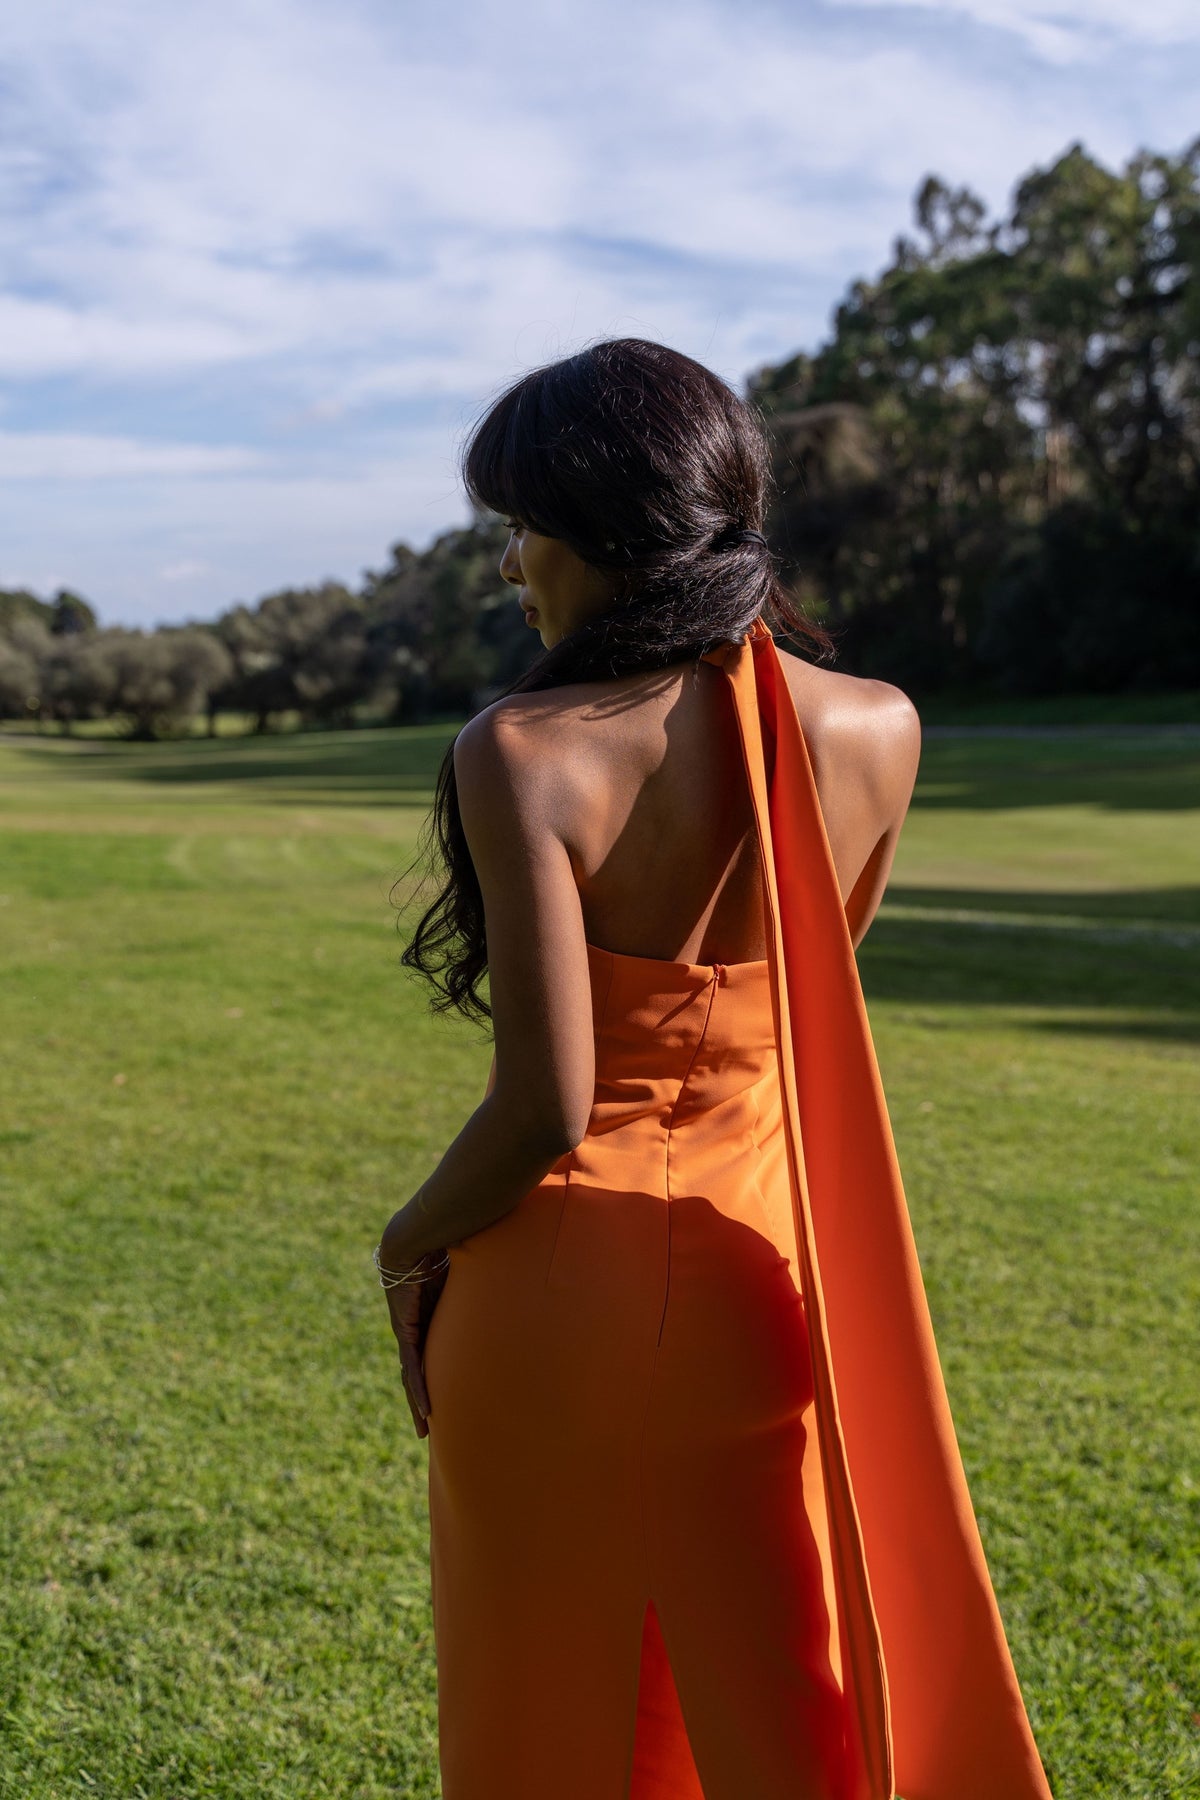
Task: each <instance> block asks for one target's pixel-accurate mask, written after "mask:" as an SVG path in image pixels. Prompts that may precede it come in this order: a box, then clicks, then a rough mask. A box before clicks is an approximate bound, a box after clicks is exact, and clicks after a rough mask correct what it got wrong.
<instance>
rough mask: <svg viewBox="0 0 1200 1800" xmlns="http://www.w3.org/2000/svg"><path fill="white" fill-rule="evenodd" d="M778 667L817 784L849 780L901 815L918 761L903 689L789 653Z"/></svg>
mask: <svg viewBox="0 0 1200 1800" xmlns="http://www.w3.org/2000/svg"><path fill="white" fill-rule="evenodd" d="M780 661H781V663H782V665H783V669H784V672H785V674H786V676H787V681H788V686H789V688H790V689H791V693H792V699H793V700H794V702H795V705H796V713H797V716H798V718H799V720H800V725H801V729H802V730H803V732H804V738H805V742H806V744H807V745H808V749H809V753H810V755H811V757H812V761H813V771H814V774H815V775H816V776H817V778H818V780H821V778H822V777H825V778H828V779H839V778H841V777H843V776H847V775H849V776H851V777H852V778H853V779H854V780H855V781H857V782H861V783H863V784H865V785H866V787H867V788H868V790H869V791H870V792H871V794H872V795H873V796H874V797H875V798H876V799H877V800H878V801H879V802H880V803H881V804H882V805H884V806H885V808H886V809H887V810H891V808H893V807H895V808H898V809H899V811H901V812H903V811H904V810H905V809H906V808H907V806H908V803H909V800H910V799H911V797H912V791H913V788H914V786H915V784H916V778H917V765H918V763H919V762H920V757H921V719H920V715H919V713H918V712H917V709H916V707H915V706H914V705H913V702H912V701H911V700H910V699H909V697H908V695H907V694H906V693H905V692H904V690H903V688H899V687H896V686H895V685H894V683H892V682H890V681H878V680H875V679H874V678H872V677H869V676H864V675H847V674H844V673H843V672H842V671H841V670H839V669H825V668H821V667H820V666H819V665H818V664H816V663H810V662H805V661H804V659H803V658H802V657H799V656H794V655H791V654H790V653H789V654H784V655H781V657H780Z"/></svg>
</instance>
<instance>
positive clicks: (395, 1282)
mask: <svg viewBox="0 0 1200 1800" xmlns="http://www.w3.org/2000/svg"><path fill="white" fill-rule="evenodd" d="M382 1248H383V1246H382V1244H376V1246H375V1248H374V1250H373V1251H372V1252H371V1261H372V1262H373V1263H374V1264H375V1267H376V1270H377V1271H378V1274H379V1285H380V1287H381V1288H394V1287H415V1286H417V1284H418V1283H420V1282H422V1281H432V1280H433V1278H434V1276H435V1275H440V1274H441V1272H442V1270H443V1269H448V1268H449V1267H450V1256H449V1252H447V1254H446V1256H445V1258H444V1260H443V1261H442V1262H440V1263H438V1264H436V1266H435V1267H434V1268H432V1269H426V1270H425V1271H424V1272H423V1273H421V1274H418V1273H417V1270H418V1269H419V1268H420V1266H421V1265H420V1263H414V1264H413V1266H412V1268H411V1269H407V1270H405V1271H404V1273H403V1274H400V1273H398V1272H397V1271H396V1270H395V1269H385V1268H384V1266H383V1264H382V1263H381V1262H380V1260H379V1252H380V1250H381V1249H382Z"/></svg>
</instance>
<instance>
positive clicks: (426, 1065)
mask: <svg viewBox="0 0 1200 1800" xmlns="http://www.w3.org/2000/svg"><path fill="white" fill-rule="evenodd" d="M446 735H447V732H446V727H445V726H439V727H427V728H414V729H410V730H407V731H391V732H371V733H362V732H360V733H345V734H338V733H326V734H319V735H314V736H303V737H301V736H297V737H289V738H279V739H267V740H262V741H252V740H237V739H222V740H217V741H215V742H211V743H210V742H205V741H203V740H192V741H188V742H185V743H180V744H173V745H161V746H153V745H151V746H145V745H132V744H124V743H120V742H115V741H112V740H103V739H95V740H81V741H79V742H67V741H60V740H57V739H52V738H46V739H42V740H32V739H27V740H22V739H19V738H17V737H14V736H12V735H8V736H5V737H4V738H3V739H0V958H2V965H3V967H2V977H0V979H2V982H3V986H2V989H0V992H2V995H3V999H2V1007H3V1039H2V1042H3V1053H4V1081H3V1094H2V1116H0V1207H2V1213H0V1217H2V1221H3V1253H2V1257H0V1358H2V1362H0V1370H2V1382H3V1387H2V1410H3V1427H2V1429H3V1442H2V1444H0V1542H2V1545H3V1554H4V1564H5V1580H4V1583H3V1586H2V1588H0V1714H2V1716H0V1795H3V1796H4V1797H5V1800H51V1797H54V1800H57V1797H59V1796H68V1795H71V1796H75V1795H91V1796H96V1795H102V1796H106V1797H107V1800H149V1797H151V1796H153V1797H154V1800H193V1797H199V1796H206V1797H207V1796H221V1797H222V1800H232V1797H234V1796H237V1797H238V1800H262V1797H267V1800H276V1797H279V1800H284V1797H286V1800H309V1797H310V1796H319V1795H337V1796H339V1797H340V1800H378V1797H382V1796H385V1795H387V1796H405V1797H408V1796H414V1797H421V1796H433V1795H435V1794H436V1793H437V1778H436V1750H435V1744H436V1734H435V1705H434V1702H435V1685H434V1666H433V1653H432V1643H431V1633H430V1619H429V1609H428V1575H427V1567H426V1561H425V1487H424V1479H425V1478H424V1470H425V1454H426V1452H425V1447H424V1446H423V1445H419V1444H418V1443H417V1441H416V1440H415V1439H414V1437H413V1436H412V1435H411V1431H410V1429H409V1428H408V1426H407V1424H406V1413H405V1409H404V1408H403V1405H402V1401H401V1397H400V1393H399V1387H398V1382H397V1379H396V1370H395V1364H394V1358H393V1352H392V1350H391V1348H390V1338H389V1336H388V1332H387V1329H386V1324H385V1311H384V1307H383V1301H382V1296H381V1295H380V1293H379V1290H378V1288H377V1287H375V1286H374V1285H373V1279H372V1275H371V1270H370V1265H369V1253H370V1248H371V1246H372V1244H373V1243H374V1242H375V1238H376V1236H377V1233H378V1229H379V1226H380V1224H381V1223H382V1221H383V1219H384V1218H385V1217H386V1215H387V1214H388V1212H390V1211H391V1209H392V1208H393V1207H394V1206H395V1205H396V1204H398V1203H400V1202H401V1201H403V1200H404V1199H406V1198H407V1197H408V1195H409V1194H410V1193H411V1192H412V1191H413V1189H414V1188H415V1187H416V1186H417V1185H418V1183H419V1182H420V1181H421V1180H422V1179H423V1177H424V1176H425V1175H426V1174H427V1173H428V1171H429V1169H430V1168H431V1167H432V1166H433V1163H434V1162H435V1161H436V1159H437V1157H438V1155H439V1154H440V1152H441V1149H442V1148H443V1147H444V1145H445V1144H446V1143H447V1142H448V1141H449V1139H450V1138H451V1137H452V1136H453V1135H454V1134H455V1132H456V1131H457V1130H458V1128H459V1126H460V1125H461V1123H462V1122H463V1120H464V1118H465V1117H466V1115H467V1113H468V1112H469V1111H470V1109H471V1108H472V1106H473V1105H474V1104H475V1102H476V1101H477V1099H478V1098H479V1096H480V1094H481V1092H482V1089H483V1084H484V1080H485V1077H486V1072H487V1067H488V1061H489V1057H490V1049H489V1047H488V1045H487V1043H486V1042H485V1041H484V1040H483V1038H482V1037H481V1036H479V1035H478V1034H476V1033H474V1032H472V1031H471V1030H470V1029H469V1028H467V1027H465V1026H461V1025H457V1026H456V1025H453V1024H449V1023H447V1022H445V1021H436V1022H435V1021H433V1020H432V1019H430V1018H429V1017H428V1016H427V1015H426V1012H425V1003H424V999H423V996H422V994H421V992H420V991H419V990H418V989H417V988H416V987H415V986H414V985H413V984H412V983H411V982H410V981H409V980H408V979H407V978H406V977H404V976H403V974H402V972H401V971H400V970H399V969H398V968H397V966H396V958H397V954H398V950H399V940H398V938H397V936H396V932H395V926H394V915H393V914H392V912H391V910H390V908H389V903H388V888H389V883H390V881H391V880H392V878H393V877H394V876H395V875H396V874H397V873H398V872H399V871H400V869H401V868H402V867H403V865H404V863H405V862H406V861H407V858H408V855H409V853H410V850H411V848H412V845H413V842H414V834H415V831H416V828H417V826H418V823H419V821H420V818H421V816H422V813H423V810H424V807H425V805H426V803H427V799H428V793H429V783H430V777H431V772H432V770H433V768H434V766H435V764H436V760H437V757H438V754H439V752H440V749H441V746H442V744H443V743H444V741H445V737H446ZM1198 826H1200V741H1198V740H1197V737H1196V735H1195V734H1194V733H1193V734H1191V735H1187V734H1179V735H1178V736H1173V735H1172V734H1171V733H1170V732H1163V731H1162V730H1158V731H1155V732H1152V733H1145V734H1139V733H1137V732H1129V731H1126V732H1123V733H1121V734H1120V735H1119V736H1114V737H1113V738H1112V739H1111V740H1105V739H1104V738H1103V737H1102V736H1097V735H1095V734H1094V733H1093V734H1086V735H1081V736H1079V737H1077V738H1072V737H1069V736H1068V737H1063V736H1061V735H1056V736H1053V737H1050V736H1047V737H1037V736H1032V737H1022V738H1019V739H1000V738H980V739H978V740H971V739H966V738H961V737H959V738H945V739H942V738H931V739H930V740H928V741H927V743H926V748H925V753H924V758H923V763H922V773H921V780H920V784H919V788H918V793H917V797H916V800H915V802H914V806H913V810H912V812H911V814H910V817H909V822H908V824H907V826H906V829H905V837H904V841H903V843H902V847H901V852H900V856H899V860H898V863H897V866H896V870H895V874H894V877H893V882H892V886H891V889H890V890H889V896H888V900H887V902H886V903H885V907H884V910H883V911H882V912H881V914H880V916H879V918H878V920H877V921H876V924H875V925H874V927H873V928H872V931H871V933H870V935H869V936H868V938H867V940H866V943H865V945H864V946H863V949H862V951H861V952H860V959H861V966H862V970H863V977H864V983H865V986H866V990H867V994H868V1000H869V1004H870V1009H871V1016H872V1019H873V1022H874V1027H875V1033H876V1042H877V1047H878V1052H879V1057H880V1062H881V1066H882V1069H883V1075H884V1080H885V1084H886V1086H887V1091H888V1096H889V1103H890V1106H891V1112H892V1118H893V1123H894V1127H895V1133H896V1139H897V1144H898V1148H899V1153H900V1159H901V1165H902V1168H903V1170H904V1172H905V1179H906V1184H907V1189H908V1195H909V1200H910V1205H911V1208H912V1213H913V1218H914V1223H915V1226H916V1231H917V1236H918V1241H919V1244H920V1248H921V1252H922V1259H923V1263H924V1267H925V1274H926V1280H927V1283H928V1289H929V1295H930V1301H931V1305H932V1308H933V1313H934V1320H935V1325H936V1327H937V1331H938V1339H939V1345H940V1348H941V1353H942V1358H943V1363H944V1367H945V1371H946V1377H947V1381H948V1385H949V1388H950V1395H951V1401H952V1404H953V1407H954V1411H955V1418H956V1422H957V1425H958V1430H959V1435H960V1440H961V1444H962V1449H963V1455H964V1458H965V1462H966V1466H967V1472H968V1476H969V1479H970V1481H971V1484H972V1493H973V1497H974V1500H975V1504H976V1508H977V1511H978V1514H979V1518H980V1523H981V1527H982V1530H983V1534H984V1541H985V1544H986V1548H987V1552H988V1556H989V1560H990V1563H991V1567H992V1571H993V1575H994V1579H995V1583H996V1588H997V1591H998V1594H999V1596H1000V1600H1001V1605H1002V1608H1003V1611H1004V1615H1005V1619H1006V1623H1007V1626H1008V1629H1009V1634H1010V1638H1011V1641H1012V1645H1013V1650H1014V1655H1015V1659H1016V1663H1017V1667H1018V1671H1019V1673H1020V1676H1021V1679H1022V1683H1023V1687H1024V1691H1025V1694H1026V1698H1027V1701H1028V1705H1029V1709H1030V1713H1031V1716H1032V1719H1033V1722H1034V1726H1035V1730H1036V1732H1037V1735H1038V1739H1039V1743H1040V1745H1041V1748H1042V1752H1043V1755H1044V1758H1045V1761H1046V1763H1047V1767H1048V1769H1049V1770H1050V1772H1051V1776H1052V1781H1053V1784H1054V1788H1055V1792H1056V1795H1057V1796H1058V1800H1117V1797H1120V1800H1182V1797H1183V1796H1187V1795H1194V1794H1200V1731H1198V1730H1197V1723H1198V1715H1200V1678H1198V1671H1197V1660H1196V1651H1195V1626H1196V1615H1197V1585H1198V1584H1197V1558H1196V1547H1197V1542H1198V1541H1200V1534H1198V1522H1197V1507H1196V1501H1197V1487H1196V1483H1197V1479H1198V1476H1197V1464H1196V1446H1197V1435H1198V1434H1197V1410H1198V1398H1200V1396H1198V1388H1197V1382H1196V1333H1195V1321H1196V1318H1197V1312H1198V1304H1200V1278H1198V1264H1200V1259H1198V1257H1197V1236H1198V1235H1200V1226H1198V1220H1197V1207H1196V1185H1197V1167H1198V1162H1200V1109H1198V1108H1197V1105H1196V1099H1197V1091H1198V1087H1200V1083H1198V1080H1197V1073H1198V1070H1197V1041H1198V1039H1200V829H1198ZM564 1800H570V1797H569V1796H566V1795H564ZM747 1800H754V1796H749V1795H748V1796H747ZM963 1800H970V1796H966V1795H964V1796H963Z"/></svg>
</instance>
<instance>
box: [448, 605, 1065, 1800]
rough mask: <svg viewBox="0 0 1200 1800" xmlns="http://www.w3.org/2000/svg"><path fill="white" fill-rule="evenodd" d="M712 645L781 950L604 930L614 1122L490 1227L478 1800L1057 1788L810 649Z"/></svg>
mask: <svg viewBox="0 0 1200 1800" xmlns="http://www.w3.org/2000/svg"><path fill="white" fill-rule="evenodd" d="M708 660H710V661H712V662H714V663H715V664H717V666H718V667H720V668H722V669H723V670H724V672H725V674H726V675H727V676H728V678H729V692H730V694H731V697H732V700H733V704H734V707H735V711H736V715H737V720H738V726H739V732H740V738H741V744H742V751H743V762H744V767H745V773H746V777H747V780H748V783H749V788H750V793H751V796H752V798H753V802H754V810H755V815H756V820H757V825H758V831H759V840H760V844H761V845H762V849H763V874H764V902H765V906H766V913H767V923H768V956H767V957H766V958H765V959H764V960H763V961H761V962H757V963H739V964H732V965H728V966H725V967H723V966H721V965H696V964H689V963H677V962H662V961H658V960H656V959H652V958H643V957H631V956H624V955H619V954H615V953H612V952H609V951H607V950H602V949H599V948H597V947H595V946H589V963H590V967H591V975H592V988H593V1015H594V1024H595V1034H596V1097H595V1102H594V1105H593V1109H592V1115H591V1119H590V1121H589V1125H588V1130H587V1133H586V1135H585V1137H584V1139H583V1140H582V1142H581V1143H580V1144H579V1145H578V1146H577V1147H576V1149H575V1150H573V1151H571V1152H570V1153H569V1154H568V1155H567V1156H565V1157H563V1158H562V1159H561V1160H560V1161H559V1163H557V1164H556V1165H555V1167H554V1168H553V1169H552V1170H551V1171H550V1172H549V1174H548V1175H547V1176H546V1177H545V1179H544V1180H543V1181H542V1182H541V1183H540V1184H539V1185H538V1186H537V1187H536V1188H535V1189H533V1190H532V1191H531V1193H530V1194H528V1195H527V1196H526V1197H525V1198H524V1199H523V1200H522V1201H521V1202H520V1203H519V1205H518V1206H517V1207H516V1208H514V1210H513V1211H512V1212H511V1213H509V1214H508V1215H507V1216H506V1217H505V1218H503V1219H501V1220H500V1221H498V1223H497V1224H495V1225H493V1226H491V1227H489V1228H488V1229H487V1230H485V1231H482V1232H478V1233H476V1234H475V1235H474V1236H473V1237H471V1238H469V1239H467V1240H466V1241H465V1242H464V1243H463V1244H462V1245H461V1246H459V1247H458V1248H456V1249H455V1250H454V1251H453V1252H452V1256H451V1271H450V1276H449V1279H448V1281H447V1284H446V1288H445V1291H444V1293H443V1295H442V1298H441V1300H440V1302H439V1305H438V1308H437V1311H436V1313H435V1315H434V1320H433V1324H432V1327H431V1330H430V1335H429V1340H428V1343H427V1346H426V1374H427V1379H428V1384H429V1393H430V1401H431V1407H432V1417H431V1420H430V1435H429V1448H430V1465H429V1470H430V1522H431V1545H432V1559H431V1566H432V1577H433V1604H434V1622H435V1632H436V1639H437V1655H438V1682H439V1715H440V1717H439V1730H440V1741H441V1756H442V1779H443V1792H444V1795H445V1800H568V1797H569V1800H626V1796H629V1800H891V1796H892V1795H893V1794H895V1793H896V1792H899V1794H901V1795H902V1796H903V1797H904V1800H1035V1797H1036V1800H1048V1797H1049V1788H1048V1785H1047V1783H1046V1780H1045V1776H1044V1774H1043V1772H1042V1768H1041V1764H1040V1762H1039V1759H1038V1755H1037V1750H1036V1747H1035V1746H1034V1743H1033V1739H1032V1735H1031V1733H1030V1730H1029V1726H1028V1722H1027V1719H1026V1716H1025V1711H1024V1706H1023V1703H1022V1700H1021V1695H1020V1690H1019V1688H1018V1686H1017V1681H1016V1677H1015V1674H1014V1672H1013V1668H1012V1663H1011V1660H1010V1658H1009V1654H1008V1649H1007V1645H1006V1643H1005V1639H1004V1633H1003V1628H1002V1625H1001V1622H1000V1618H999V1614H998V1612H997V1609H996V1604H995V1599H994V1596H993V1593H992V1588H991V1584H990V1581H989V1578H988V1573H987V1568H986V1564H985V1562H984V1558H983V1552H982V1548H981V1545H980V1541H979V1536H978V1532H977V1530H976V1526H975V1521H974V1515H973V1512H972V1509H971V1503H970V1497H969V1495H968V1492H967V1488H966V1483H965V1479H964V1476H963V1471H962V1465H961V1461H960V1459H959V1454H958V1448H957V1443H956V1440H955V1437H954V1430H953V1425H952V1423H951V1419H950V1414H949V1409H948V1406H947V1403H946V1396H945V1389H944V1386H943V1383H942V1377H941V1372H940V1368H939V1365H938V1360H937V1353H936V1348H935V1346H934V1341H933V1335H932V1330H931V1327H930V1322H929V1315H928V1309H927V1306H926V1302H925V1295H924V1288H923V1284H922V1281H921V1274H920V1268H919V1265H918V1262H917V1258H916V1252H915V1249H914V1246H913V1240H912V1234H911V1230H910V1227H909V1222H908V1213H907V1207H906V1204H905V1200H904V1192H903V1187H902V1185H901V1178H900V1172H899V1167H898V1164H897V1161H896V1154H895V1148H894V1145H893V1141H892V1135H891V1129H890V1124H889V1121H888V1115H887V1108H886V1103H885V1100H884V1096H883V1090H882V1086H881V1083H880V1078H879V1071H878V1066H877V1064H876V1060H875V1054H874V1048H873V1045H872V1040H871V1033H870V1026H869V1022H868V1018H867V1013H866V1008H865V1004H864V1002H863V997H862V990H861V987H860V985H859V980H858V972H857V966H856V963H855V959H854V951H853V946H852V943H851V940H850V935H849V930H848V928H847V925H846V919H845V914H844V911H843V909H842V904H841V900H840V897H839V893H838V885H837V880H836V875H835V872H834V867H833V863H832V859H831V857H830V853H829V846H828V841H827V838H826V835H825V829H824V824H823V821H822V818H821V814H820V808H819V804H818V800H817V794H816V788H815V784H814V782H813V778H812V770H811V765H810V763H809V759H808V753H807V749H806V747H805V744H804V739H803V735H802V733H801V730H800V726H799V723H798V720H797V718H796V714H795V708H794V706H793V704H792V701H791V695H790V691H789V689H788V687H787V685H786V678H785V675H784V672H783V670H782V668H781V666H780V663H779V652H778V651H777V649H776V647H775V644H774V642H773V640H772V637H771V634H770V632H769V630H768V629H767V627H766V625H765V624H764V623H763V621H762V620H761V619H759V620H756V622H755V624H754V626H753V627H752V629H751V631H750V632H749V634H748V635H747V638H746V639H745V640H744V641H743V642H742V643H741V644H731V645H724V646H721V647H720V648H719V649H718V650H714V651H712V652H710V653H709V656H708Z"/></svg>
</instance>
